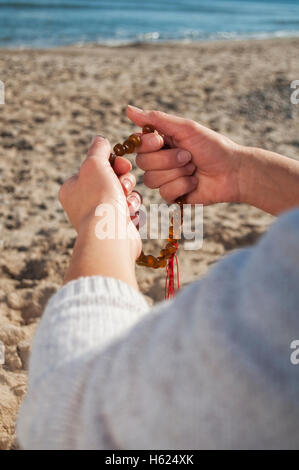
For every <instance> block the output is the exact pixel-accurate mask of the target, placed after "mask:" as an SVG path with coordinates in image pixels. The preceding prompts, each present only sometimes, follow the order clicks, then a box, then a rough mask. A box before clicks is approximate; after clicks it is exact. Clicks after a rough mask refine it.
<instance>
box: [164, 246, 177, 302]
mask: <svg viewBox="0 0 299 470" xmlns="http://www.w3.org/2000/svg"><path fill="white" fill-rule="evenodd" d="M174 261H175V262H176V271H177V288H178V289H179V288H180V279H179V263H178V258H177V255H176V254H175V253H174V254H173V255H172V256H171V257H170V258H169V260H168V263H167V265H166V280H165V299H169V298H170V297H174V293H175V287H174V268H173V264H174Z"/></svg>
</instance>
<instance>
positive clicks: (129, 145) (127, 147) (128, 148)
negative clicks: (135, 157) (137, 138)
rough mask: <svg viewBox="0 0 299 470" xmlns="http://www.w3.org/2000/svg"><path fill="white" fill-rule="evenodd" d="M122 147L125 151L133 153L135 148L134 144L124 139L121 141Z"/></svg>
mask: <svg viewBox="0 0 299 470" xmlns="http://www.w3.org/2000/svg"><path fill="white" fill-rule="evenodd" d="M123 148H124V149H125V151H126V153H133V152H134V150H135V145H134V144H133V142H132V141H131V140H125V141H124V143H123Z"/></svg>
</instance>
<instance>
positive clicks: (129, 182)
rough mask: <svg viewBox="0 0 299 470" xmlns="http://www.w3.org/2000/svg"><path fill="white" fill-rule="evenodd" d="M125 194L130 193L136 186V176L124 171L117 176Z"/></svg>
mask: <svg viewBox="0 0 299 470" xmlns="http://www.w3.org/2000/svg"><path fill="white" fill-rule="evenodd" d="M119 181H120V182H121V185H122V187H123V189H124V192H125V194H126V195H128V194H130V193H131V192H132V191H133V189H134V188H135V186H136V178H135V176H134V175H133V173H126V174H125V175H122V176H121V177H120V178H119Z"/></svg>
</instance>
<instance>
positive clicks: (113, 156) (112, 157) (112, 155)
mask: <svg viewBox="0 0 299 470" xmlns="http://www.w3.org/2000/svg"><path fill="white" fill-rule="evenodd" d="M115 159H116V155H115V153H110V157H109V163H110V165H111V166H112V167H113V165H114V162H115Z"/></svg>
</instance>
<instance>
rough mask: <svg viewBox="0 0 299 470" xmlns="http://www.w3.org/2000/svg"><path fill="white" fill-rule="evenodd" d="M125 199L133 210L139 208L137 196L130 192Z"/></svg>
mask: <svg viewBox="0 0 299 470" xmlns="http://www.w3.org/2000/svg"><path fill="white" fill-rule="evenodd" d="M127 201H128V202H129V203H130V204H131V206H132V207H133V209H134V210H135V211H137V210H138V209H139V206H140V201H139V198H138V197H137V196H135V195H133V194H131V195H130V196H128V197H127Z"/></svg>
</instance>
